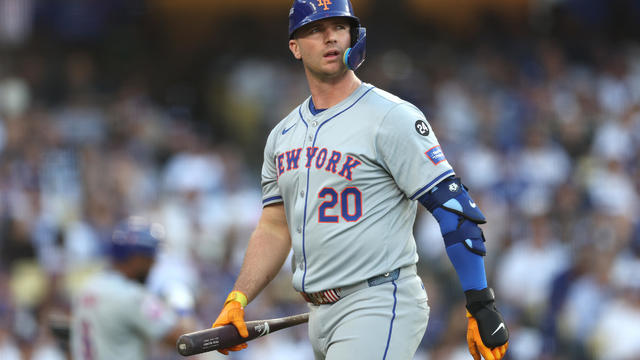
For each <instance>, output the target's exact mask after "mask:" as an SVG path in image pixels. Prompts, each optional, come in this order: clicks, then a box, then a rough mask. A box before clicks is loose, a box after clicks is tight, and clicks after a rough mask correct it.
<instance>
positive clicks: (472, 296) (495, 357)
mask: <svg viewBox="0 0 640 360" xmlns="http://www.w3.org/2000/svg"><path fill="white" fill-rule="evenodd" d="M465 295H466V297H467V318H468V319H469V324H468V327H467V344H468V345H469V352H470V353H471V356H473V359H474V360H481V357H480V356H482V357H483V358H484V359H485V360H500V359H502V358H503V357H504V354H505V353H506V352H507V348H508V347H509V331H508V330H507V326H506V324H505V322H504V320H503V319H502V315H501V314H500V312H498V309H496V306H495V303H494V301H495V296H494V294H493V290H492V289H491V288H485V289H483V290H467V291H465Z"/></svg>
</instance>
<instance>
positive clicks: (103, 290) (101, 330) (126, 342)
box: [71, 217, 196, 360]
mask: <svg viewBox="0 0 640 360" xmlns="http://www.w3.org/2000/svg"><path fill="white" fill-rule="evenodd" d="M163 236H164V229H163V227H162V226H161V225H160V224H157V223H149V222H147V221H146V220H145V219H144V218H141V217H130V218H129V219H127V220H126V221H125V222H123V223H122V224H120V225H119V226H118V227H117V228H116V229H115V230H114V232H113V237H112V242H111V244H110V245H111V249H110V250H111V259H112V266H111V268H109V269H108V270H106V271H104V272H101V273H99V274H97V275H95V276H94V277H92V278H90V279H89V280H88V281H87V283H86V285H85V286H84V287H83V288H82V289H81V291H80V292H79V294H78V295H77V296H76V297H75V299H74V301H73V305H72V306H73V307H72V322H71V354H72V358H73V359H77V360H89V359H91V360H113V359H117V360H126V359H132V360H134V359H135V360H140V359H146V358H148V357H149V356H148V353H149V348H148V344H149V343H150V342H162V343H164V344H166V345H167V346H170V347H174V346H175V344H176V341H177V339H178V337H179V336H180V335H181V334H183V333H185V332H189V331H193V330H194V329H195V328H196V326H195V322H194V321H193V319H192V318H191V317H180V316H178V314H177V313H176V312H175V311H174V309H172V308H171V307H170V306H169V305H168V304H166V303H165V302H163V301H162V300H161V299H160V298H158V297H157V296H155V295H154V294H152V293H151V292H149V291H148V290H147V288H146V287H145V282H146V278H147V275H148V274H149V270H150V269H151V266H152V265H153V263H154V260H155V256H156V252H157V249H158V245H159V242H160V241H161V239H162V238H163Z"/></svg>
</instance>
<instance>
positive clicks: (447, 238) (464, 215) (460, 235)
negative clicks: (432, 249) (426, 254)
mask: <svg viewBox="0 0 640 360" xmlns="http://www.w3.org/2000/svg"><path fill="white" fill-rule="evenodd" d="M418 200H419V201H420V203H422V205H424V207H426V208H427V209H428V210H429V211H430V212H431V213H432V214H433V216H434V217H435V218H436V220H438V223H439V224H440V230H441V232H442V236H443V238H444V243H445V246H446V247H447V248H448V247H450V246H452V245H454V244H456V243H462V244H464V246H465V247H466V248H467V249H468V250H469V251H471V252H473V253H475V254H478V255H481V256H484V255H486V253H487V249H486V247H485V246H484V242H485V239H484V235H483V234H482V229H480V228H479V227H478V224H484V223H486V222H487V220H486V219H485V217H484V215H483V214H482V212H481V211H480V209H478V206H477V205H476V203H475V202H473V200H472V199H471V196H469V193H468V192H467V189H466V188H465V187H464V185H462V183H461V182H460V178H454V177H450V178H448V179H445V180H443V181H442V182H440V183H439V184H437V185H436V186H434V187H433V189H431V190H430V191H429V192H427V193H426V194H424V195H422V196H421V197H420V199H418Z"/></svg>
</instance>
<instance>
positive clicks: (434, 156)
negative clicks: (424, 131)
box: [425, 145, 447, 165]
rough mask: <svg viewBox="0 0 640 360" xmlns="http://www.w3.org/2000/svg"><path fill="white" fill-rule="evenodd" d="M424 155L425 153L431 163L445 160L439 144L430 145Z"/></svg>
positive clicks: (435, 163) (434, 163)
mask: <svg viewBox="0 0 640 360" xmlns="http://www.w3.org/2000/svg"><path fill="white" fill-rule="evenodd" d="M425 155H427V157H428V158H429V160H431V162H432V163H433V165H438V164H440V163H441V162H443V161H446V160H447V159H446V158H445V157H444V153H443V152H442V148H440V145H436V146H434V147H432V148H431V149H429V150H427V151H426V152H425Z"/></svg>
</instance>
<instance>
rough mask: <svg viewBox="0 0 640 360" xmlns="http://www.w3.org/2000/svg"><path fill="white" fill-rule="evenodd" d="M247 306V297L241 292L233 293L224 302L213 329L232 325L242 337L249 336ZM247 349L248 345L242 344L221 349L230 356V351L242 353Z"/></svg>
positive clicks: (221, 351)
mask: <svg viewBox="0 0 640 360" xmlns="http://www.w3.org/2000/svg"><path fill="white" fill-rule="evenodd" d="M245 306H247V297H246V295H245V294H243V293H242V292H240V291H232V292H231V293H229V296H227V300H226V301H225V302H224V306H223V307H222V311H221V312H220V315H218V318H217V319H216V321H215V322H214V323H213V325H212V326H211V327H212V328H215V327H219V326H223V325H227V324H232V325H233V326H235V327H236V329H237V330H238V333H239V334H240V336H242V337H247V336H249V332H248V331H247V324H246V323H245V322H244V307H245ZM246 348H247V343H242V344H239V345H235V346H232V347H229V348H225V349H219V350H218V351H219V352H220V353H222V354H225V355H229V351H240V350H242V349H246Z"/></svg>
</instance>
